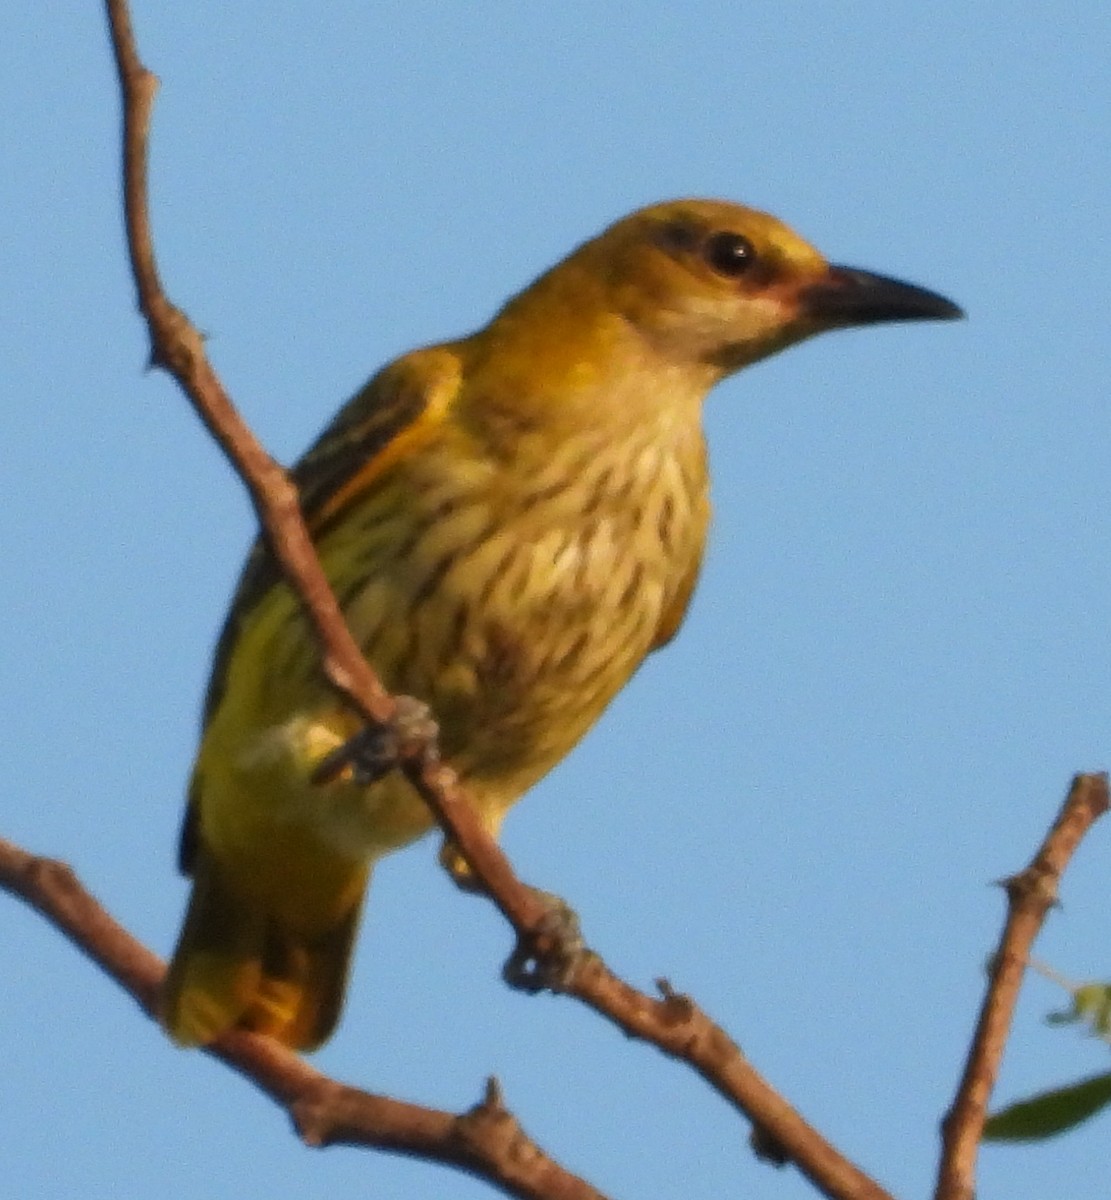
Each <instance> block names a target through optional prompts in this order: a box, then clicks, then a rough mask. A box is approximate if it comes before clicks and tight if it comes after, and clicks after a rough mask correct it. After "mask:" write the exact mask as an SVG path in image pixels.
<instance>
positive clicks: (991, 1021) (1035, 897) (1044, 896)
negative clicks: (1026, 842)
mask: <svg viewBox="0 0 1111 1200" xmlns="http://www.w3.org/2000/svg"><path fill="white" fill-rule="evenodd" d="M1107 807H1108V790H1107V776H1106V775H1077V776H1076V777H1075V778H1074V779H1073V781H1072V787H1071V788H1070V789H1069V794H1068V796H1067V797H1066V798H1065V802H1064V804H1063V805H1062V806H1061V811H1060V812H1059V813H1058V815H1057V819H1056V821H1054V822H1053V825H1052V827H1051V828H1050V830H1049V832H1048V833H1047V834H1046V837H1045V840H1044V841H1043V842H1042V844H1041V847H1040V848H1039V850H1038V852H1037V854H1035V855H1034V858H1033V860H1032V861H1031V863H1030V865H1029V866H1028V867H1026V869H1025V870H1023V871H1020V872H1019V873H1018V874H1017V875H1012V876H1011V877H1010V878H1009V879H1005V880H1003V881H1002V883H1003V886H1004V888H1005V889H1006V892H1007V920H1006V922H1005V924H1004V926H1003V934H1002V936H1001V938H1000V940H999V948H998V950H996V952H995V955H994V957H993V959H992V962H991V968H990V971H989V977H988V987H987V992H986V993H985V995H984V1001H983V1005H982V1006H981V1009H980V1018H979V1020H978V1022H977V1024H976V1032H975V1034H974V1035H973V1038H972V1045H971V1047H970V1048H969V1052H968V1059H967V1061H966V1063H965V1068H964V1072H963V1074H962V1076H961V1080H960V1084H959V1085H958V1087H957V1094H956V1096H955V1097H954V1099H953V1103H952V1105H951V1107H950V1109H949V1111H948V1113H947V1114H946V1115H945V1120H944V1121H943V1122H942V1154H941V1163H940V1167H939V1171H938V1182H937V1190H936V1191H935V1193H934V1198H935V1200H973V1197H974V1196H975V1194H976V1158H977V1154H978V1152H979V1148H980V1141H981V1138H982V1137H983V1132H984V1121H985V1120H986V1119H987V1111H988V1103H989V1101H990V1100H991V1093H992V1089H993V1088H994V1087H995V1080H996V1077H997V1075H998V1074H999V1064H1000V1061H1001V1060H1002V1058H1003V1050H1004V1048H1005V1047H1006V1044H1007V1036H1008V1034H1009V1032H1010V1028H1011V1018H1012V1016H1013V1014H1014V1009H1015V1003H1016V1001H1017V1000H1018V992H1019V988H1020V987H1021V985H1022V977H1023V974H1024V973H1025V970H1026V965H1027V962H1028V961H1029V956H1030V947H1031V946H1032V945H1033V944H1034V939H1035V938H1036V937H1037V936H1038V932H1039V931H1040V929H1041V927H1042V924H1043V922H1044V921H1045V917H1046V914H1047V913H1048V912H1049V910H1050V908H1051V907H1052V906H1053V905H1054V904H1056V902H1057V891H1058V886H1059V884H1060V881H1061V874H1062V872H1063V871H1064V869H1065V867H1066V866H1067V865H1068V863H1069V860H1070V859H1071V858H1072V856H1073V854H1074V853H1075V851H1076V848H1077V846H1079V845H1080V842H1081V839H1082V838H1083V837H1084V835H1085V834H1086V833H1087V832H1088V830H1089V829H1090V828H1091V827H1092V825H1093V824H1094V823H1095V822H1096V821H1097V820H1098V819H1099V818H1100V817H1101V816H1102V815H1103V814H1104V813H1105V812H1106V811H1107Z"/></svg>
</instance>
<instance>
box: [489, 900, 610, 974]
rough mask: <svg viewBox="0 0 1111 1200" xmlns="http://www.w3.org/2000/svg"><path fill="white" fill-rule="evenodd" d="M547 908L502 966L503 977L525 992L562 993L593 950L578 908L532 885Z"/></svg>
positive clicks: (519, 940) (521, 938)
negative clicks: (580, 920) (587, 945)
mask: <svg viewBox="0 0 1111 1200" xmlns="http://www.w3.org/2000/svg"><path fill="white" fill-rule="evenodd" d="M529 891H531V892H532V894H533V897H534V898H535V899H536V900H537V901H539V903H540V904H541V905H543V907H544V914H543V916H542V917H541V919H540V922H539V923H538V924H537V925H536V926H535V927H534V928H533V929H532V930H530V931H529V932H528V933H525V934H522V935H520V936H519V937H518V939H517V945H516V947H515V948H514V950H513V953H512V954H511V955H510V956H509V958H508V959H507V960H506V963H505V966H504V967H502V978H503V979H504V980H505V982H506V983H508V984H509V986H510V987H512V988H517V989H518V990H519V991H522V992H542V991H551V992H563V991H566V990H567V988H568V987H569V986H570V984H571V980H572V978H573V976H574V974H575V970H576V968H577V967H578V966H579V964H580V963H581V962H582V960H583V958H584V957H585V956H586V955H587V954H589V953H590V951H589V950H588V949H587V947H586V942H585V941H584V940H583V935H582V928H581V926H580V924H579V917H578V914H577V913H576V912H575V910H574V909H573V908H572V907H571V906H570V905H569V904H568V903H567V901H566V900H563V899H561V898H560V897H559V896H556V895H554V894H553V893H552V892H542V891H540V890H539V889H538V888H530V889H529Z"/></svg>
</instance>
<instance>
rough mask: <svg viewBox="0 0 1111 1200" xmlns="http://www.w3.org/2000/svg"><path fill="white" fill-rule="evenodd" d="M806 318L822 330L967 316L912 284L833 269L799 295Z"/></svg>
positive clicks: (866, 272) (952, 305)
mask: <svg viewBox="0 0 1111 1200" xmlns="http://www.w3.org/2000/svg"><path fill="white" fill-rule="evenodd" d="M799 301H800V306H801V310H802V312H803V314H805V316H806V317H809V318H810V319H811V320H812V321H814V322H816V323H817V324H818V325H820V326H821V327H823V328H826V329H828V328H831V327H836V326H839V325H874V324H877V323H878V322H880V321H952V320H955V319H956V318H957V317H963V316H964V312H963V311H962V310H961V309H960V308H958V307H957V305H955V304H954V303H953V302H952V300H947V299H946V298H945V297H944V296H939V295H938V294H937V292H931V291H929V290H927V289H926V288H922V287H917V286H916V285H915V284H913V283H903V282H902V280H899V279H890V278H889V277H888V276H886V275H875V274H873V273H872V272H871V271H858V270H857V269H856V268H855V267H839V266H831V267H830V268H829V269H828V271H827V273H826V275H825V276H824V277H823V278H821V279H819V280H818V281H817V282H816V283H811V284H808V285H807V286H806V287H804V288H803V289H802V291H801V292H800V294H799Z"/></svg>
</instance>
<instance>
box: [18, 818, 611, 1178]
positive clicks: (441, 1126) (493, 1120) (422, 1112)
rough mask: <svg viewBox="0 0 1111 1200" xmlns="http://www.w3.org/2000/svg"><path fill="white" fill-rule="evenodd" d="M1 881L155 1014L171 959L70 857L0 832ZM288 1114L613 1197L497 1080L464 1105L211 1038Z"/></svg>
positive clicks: (354, 1137) (298, 1122)
mask: <svg viewBox="0 0 1111 1200" xmlns="http://www.w3.org/2000/svg"><path fill="white" fill-rule="evenodd" d="M0 888H3V889H4V890H6V891H9V892H11V893H12V894H13V895H16V896H19V897H20V898H22V899H23V900H25V901H26V902H27V903H28V904H30V905H32V907H34V908H35V909H37V910H38V911H39V912H40V913H42V914H43V916H45V917H46V918H47V919H48V920H49V921H51V922H52V923H53V924H54V925H55V926H56V927H57V928H58V929H60V930H61V931H62V932H63V933H64V934H65V935H66V937H68V938H69V940H70V941H71V942H72V943H73V944H74V945H75V946H77V948H78V949H79V950H81V951H82V952H83V953H84V954H87V955H88V956H89V957H90V958H91V959H93V961H94V962H95V963H96V964H97V965H98V966H99V967H100V968H101V969H102V970H103V971H104V972H105V973H106V974H108V975H109V976H110V977H111V978H112V979H114V980H115V981H116V982H117V983H118V984H119V985H120V986H121V987H122V988H124V990H125V991H127V992H128V993H130V995H131V996H132V997H133V998H134V999H135V1000H136V1001H137V1002H138V1004H139V1007H140V1008H141V1009H142V1010H143V1012H145V1013H146V1015H147V1016H148V1017H150V1018H152V1019H154V1020H157V1015H156V1014H157V1001H158V994H159V991H160V989H161V986H162V980H163V976H164V975H165V970H166V969H165V965H164V964H163V962H162V961H161V959H159V958H158V956H157V955H155V954H152V953H151V951H150V950H148V949H147V948H146V946H144V945H143V944H142V943H141V942H138V941H136V939H135V938H134V937H132V936H131V934H130V933H128V931H127V930H126V929H124V928H123V926H122V925H120V924H119V923H118V922H116V921H115V920H113V919H112V917H111V916H109V914H108V913H107V912H105V910H104V909H103V908H102V907H101V905H100V904H99V903H98V902H97V900H96V899H95V898H94V897H93V896H92V895H90V894H89V892H88V891H86V889H85V888H84V887H83V886H82V885H81V882H80V881H79V880H78V878H77V876H76V875H75V874H74V872H73V871H72V870H71V869H70V868H69V867H68V866H67V865H66V864H65V863H61V862H57V861H54V860H52V859H47V858H38V857H36V856H35V855H32V854H28V853H27V852H26V851H25V850H22V849H20V848H19V847H18V846H15V845H13V844H12V843H11V842H9V841H6V840H5V839H3V838H0ZM206 1049H207V1053H209V1054H211V1055H213V1057H215V1058H218V1059H220V1060H221V1061H223V1062H224V1063H226V1064H227V1065H228V1066H229V1067H231V1068H232V1069H233V1070H235V1071H237V1072H238V1073H239V1074H240V1075H242V1076H243V1077H244V1078H245V1079H247V1080H249V1081H250V1082H251V1083H253V1084H254V1085H255V1087H257V1088H258V1089H259V1090H260V1091H261V1092H263V1093H265V1094H266V1095H267V1096H269V1097H270V1099H271V1100H273V1101H274V1102H275V1103H276V1104H278V1105H279V1106H280V1107H281V1108H284V1109H285V1110H286V1112H287V1113H288V1114H289V1116H290V1119H291V1120H292V1122H293V1125H294V1127H295V1128H296V1130H297V1132H298V1134H299V1135H300V1136H301V1138H302V1140H303V1141H304V1142H305V1143H306V1144H307V1145H310V1146H334V1145H346V1146H369V1147H373V1148H375V1149H378V1150H386V1151H390V1152H392V1153H395V1154H401V1155H405V1156H408V1157H412V1158H420V1159H423V1160H426V1161H429V1162H439V1163H443V1164H444V1165H445V1166H451V1167H455V1168H457V1169H460V1170H462V1171H465V1172H466V1173H468V1174H470V1175H474V1176H476V1177H477V1178H479V1179H483V1180H485V1181H486V1182H487V1183H490V1184H492V1185H493V1186H494V1187H496V1188H497V1189H498V1190H499V1191H501V1192H503V1193H504V1194H505V1195H507V1196H514V1197H518V1198H519V1200H606V1198H605V1197H604V1196H603V1194H602V1193H601V1192H599V1191H598V1190H597V1189H595V1188H593V1187H591V1186H590V1184H588V1183H587V1182H586V1181H585V1180H583V1179H580V1178H579V1177H578V1176H576V1175H572V1174H571V1173H570V1172H569V1171H566V1170H565V1169H564V1168H563V1167H561V1166H560V1165H559V1164H558V1163H557V1162H555V1161H554V1160H553V1159H551V1158H549V1157H548V1155H546V1154H545V1153H544V1151H543V1150H541V1149H540V1147H539V1146H537V1145H536V1143H535V1142H533V1141H532V1140H531V1139H530V1138H529V1137H528V1136H527V1135H526V1134H525V1132H524V1131H523V1130H522V1129H521V1126H520V1125H519V1124H518V1122H517V1119H516V1118H515V1117H514V1116H513V1114H512V1113H511V1112H509V1110H508V1109H506V1108H505V1106H504V1105H503V1103H502V1100H501V1094H500V1091H499V1089H498V1087H497V1085H496V1083H495V1082H494V1081H490V1082H489V1083H488V1084H487V1087H486V1092H485V1095H484V1097H483V1099H482V1100H480V1101H479V1103H478V1104H476V1105H475V1106H474V1107H473V1108H471V1109H470V1110H469V1111H467V1112H465V1113H450V1112H443V1111H441V1110H439V1109H435V1108H425V1107H423V1106H422V1105H419V1104H409V1103H406V1102H405V1101H402V1100H394V1099H392V1098H390V1097H388V1096H378V1095H374V1094H372V1093H370V1092H364V1091H361V1090H359V1089H358V1088H353V1087H348V1086H347V1085H346V1084H342V1083H338V1082H337V1081H336V1080H334V1079H330V1078H329V1077H328V1076H326V1075H323V1074H321V1073H320V1072H319V1071H317V1070H316V1069H315V1068H313V1067H310V1066H309V1064H308V1063H307V1062H305V1060H304V1059H303V1058H301V1057H300V1056H298V1055H296V1054H294V1053H293V1052H292V1051H290V1050H286V1049H285V1047H283V1046H281V1045H279V1044H278V1043H277V1042H275V1041H273V1040H272V1039H271V1038H266V1037H260V1036H259V1035H257V1034H252V1033H245V1032H235V1033H231V1034H228V1035H227V1036H225V1037H223V1038H221V1039H220V1040H219V1041H218V1042H215V1043H214V1044H213V1045H211V1046H209V1047H207V1048H206Z"/></svg>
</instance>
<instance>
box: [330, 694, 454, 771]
mask: <svg viewBox="0 0 1111 1200" xmlns="http://www.w3.org/2000/svg"><path fill="white" fill-rule="evenodd" d="M394 701H395V703H396V708H395V710H394V715H393V717H392V719H391V720H389V721H387V722H386V723H385V724H384V725H367V726H365V727H364V728H363V729H360V730H359V732H358V733H356V734H354V735H353V736H352V737H349V738H348V739H347V741H346V742H344V743H343V745H342V746H337V747H336V749H335V750H333V751H332V752H331V753H330V754H328V755H327V756H326V757H325V758H323V759H322V760H321V762H320V763H319V764H318V765H317V768H316V770H315V771H313V775H312V779H313V782H314V783H330V782H331V781H332V780H333V779H335V778H337V776H339V775H342V774H344V773H345V772H348V771H349V772H350V778H351V781H352V782H353V783H357V784H359V785H360V786H362V787H366V786H368V785H369V784H372V783H377V782H378V780H379V779H381V778H382V777H383V776H385V775H388V774H389V773H390V772H391V771H392V770H393V769H394V768H395V767H397V766H398V765H399V764H400V763H401V762H402V761H403V760H404V759H405V758H407V757H408V756H409V755H410V754H412V753H413V752H414V751H419V750H421V749H423V748H424V747H426V746H428V745H429V744H430V743H432V742H434V741H435V739H436V736H437V734H438V732H439V729H438V727H437V725H436V722H435V720H434V719H433V717H432V710H431V709H430V708H429V707H428V705H427V704H425V703H423V702H422V701H420V700H416V699H414V698H413V697H412V696H395V697H394Z"/></svg>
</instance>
